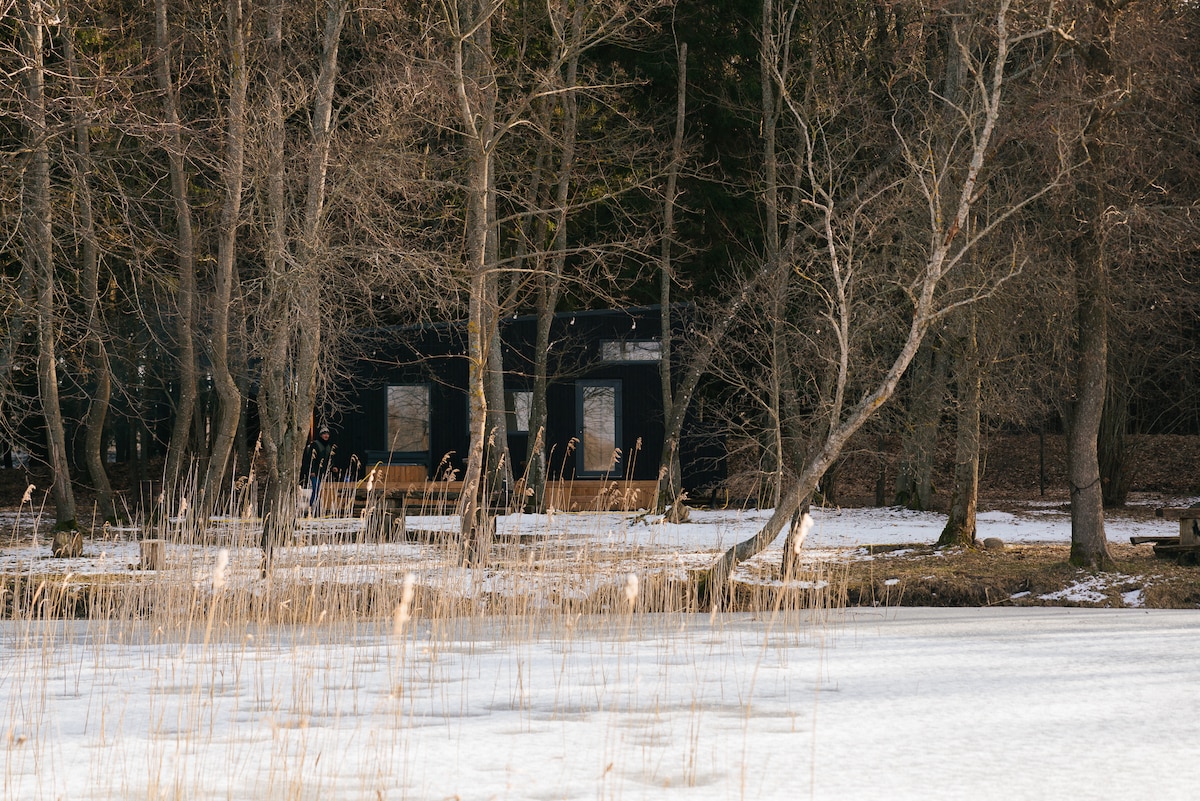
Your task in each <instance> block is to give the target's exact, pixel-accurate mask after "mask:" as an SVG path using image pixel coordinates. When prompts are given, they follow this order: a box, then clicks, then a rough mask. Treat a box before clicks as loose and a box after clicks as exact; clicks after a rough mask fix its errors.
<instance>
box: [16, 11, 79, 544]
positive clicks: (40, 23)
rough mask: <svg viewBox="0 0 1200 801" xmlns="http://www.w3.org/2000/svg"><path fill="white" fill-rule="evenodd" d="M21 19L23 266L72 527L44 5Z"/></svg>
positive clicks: (56, 466)
mask: <svg viewBox="0 0 1200 801" xmlns="http://www.w3.org/2000/svg"><path fill="white" fill-rule="evenodd" d="M24 6H25V7H24V9H23V10H24V11H25V15H24V16H25V19H23V20H21V28H22V34H23V35H22V42H23V44H24V46H25V48H26V52H25V54H24V55H25V64H24V73H25V89H26V92H27V96H26V102H25V115H26V120H25V122H26V125H27V127H28V134H27V135H28V148H29V156H28V167H27V168H26V171H25V180H24V182H23V191H22V198H21V201H22V202H21V205H22V214H21V229H22V234H23V239H24V258H25V265H24V269H26V270H30V271H32V272H33V273H34V274H35V276H36V279H35V282H36V287H37V290H36V291H37V302H36V317H37V346H38V350H37V352H38V360H37V376H38V393H39V395H40V396H41V406H42V413H43V415H44V417H45V421H46V449H47V452H48V456H49V461H50V470H51V472H52V473H53V474H54V479H53V481H54V484H53V487H52V494H53V496H54V516H55V528H57V529H59V530H66V529H73V528H75V527H76V525H77V524H76V520H75V494H74V492H73V490H72V489H71V475H70V467H69V464H68V460H67V441H66V432H65V429H64V427H63V417H62V408H61V406H60V405H59V396H58V367H57V364H58V356H57V353H56V340H57V332H56V331H55V327H56V325H57V324H58V311H57V308H56V302H55V283H56V282H55V274H54V234H53V230H52V221H53V211H52V206H51V198H50V142H49V137H50V131H49V128H48V127H47V125H46V73H45V67H44V64H43V60H42V51H43V48H44V46H45V43H44V36H45V24H44V20H43V18H42V14H43V6H42V5H41V4H38V3H35V2H33V0H26V3H25V4H24Z"/></svg>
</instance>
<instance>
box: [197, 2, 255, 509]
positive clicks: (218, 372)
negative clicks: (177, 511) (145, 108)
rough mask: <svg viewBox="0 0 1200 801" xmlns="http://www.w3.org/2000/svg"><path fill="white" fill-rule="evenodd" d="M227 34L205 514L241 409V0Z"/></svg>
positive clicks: (228, 19) (233, 7)
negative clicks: (234, 330) (233, 319)
mask: <svg viewBox="0 0 1200 801" xmlns="http://www.w3.org/2000/svg"><path fill="white" fill-rule="evenodd" d="M225 25H226V36H227V42H228V46H229V97H228V105H227V107H226V110H225V113H226V117H227V119H226V129H225V163H224V165H223V169H222V173H223V176H222V177H223V179H224V190H225V194H224V198H223V199H222V203H221V219H220V223H219V225H218V229H217V264H216V274H215V276H214V281H213V307H212V331H211V342H212V345H211V347H210V355H211V357H212V368H213V387H214V389H215V390H216V392H217V399H218V407H217V422H216V426H215V428H214V431H213V437H212V451H211V453H210V454H209V462H208V472H207V475H206V476H205V478H204V504H203V506H202V510H203V512H202V516H204V517H207V516H208V515H209V514H211V513H212V512H213V511H214V510H215V509H216V508H217V505H218V503H219V502H220V499H221V498H222V497H223V495H224V489H225V488H224V482H225V475H226V472H227V470H228V467H229V454H230V453H231V452H232V451H233V441H234V437H235V436H236V434H237V428H238V420H239V418H240V416H241V411H242V398H241V393H239V392H238V388H237V382H236V381H235V380H234V378H233V372H232V369H231V366H230V360H229V313H230V305H231V304H232V303H233V283H234V275H235V269H234V268H235V263H236V260H237V232H238V225H239V223H240V222H241V209H242V183H243V173H244V164H245V148H246V89H247V85H248V82H249V70H248V65H247V63H246V59H247V56H248V49H247V47H246V25H247V21H246V19H245V16H244V14H243V8H242V0H226V4H225Z"/></svg>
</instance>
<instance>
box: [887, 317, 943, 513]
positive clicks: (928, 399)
mask: <svg viewBox="0 0 1200 801" xmlns="http://www.w3.org/2000/svg"><path fill="white" fill-rule="evenodd" d="M946 361H947V360H946V356H945V354H944V353H943V349H942V348H941V347H940V346H939V344H938V343H935V342H933V341H931V340H930V339H926V340H925V342H924V344H923V345H922V347H921V350H920V352H918V353H917V357H916V358H915V359H913V365H912V370H911V371H910V379H909V384H910V385H911V387H912V396H911V400H910V403H909V407H908V414H907V415H906V416H905V424H904V429H903V431H904V436H903V437H902V440H901V441H902V443H903V444H902V445H901V457H900V468H899V474H898V475H897V477H896V505H897V506H904V507H906V508H908V509H913V510H916V511H924V510H926V509H929V508H930V507H931V506H932V504H933V462H934V457H935V456H936V454H937V436H938V428H939V427H940V426H939V424H940V423H941V419H942V406H943V403H944V401H945V397H946V382H947V377H948V369H947V364H946Z"/></svg>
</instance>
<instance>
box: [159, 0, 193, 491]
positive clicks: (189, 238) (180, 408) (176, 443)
mask: <svg viewBox="0 0 1200 801" xmlns="http://www.w3.org/2000/svg"><path fill="white" fill-rule="evenodd" d="M154 18H155V26H154V39H155V50H156V53H155V62H156V64H155V72H156V75H157V80H158V91H159V92H160V93H161V94H162V97H163V101H162V102H163V121H164V122H165V124H166V129H167V130H166V139H167V153H166V155H167V164H168V170H169V172H170V176H171V200H172V202H173V204H174V208H175V251H176V252H175V259H176V264H177V270H178V276H179V287H178V289H177V290H176V305H177V307H178V308H177V314H178V317H177V321H178V325H177V326H176V332H177V333H176V347H177V348H178V351H177V353H178V364H179V397H178V398H177V400H176V405H175V422H174V425H173V428H172V431H171V441H170V443H169V444H168V445H167V459H166V465H165V469H164V471H163V483H164V486H163V494H164V497H166V498H168V499H174V498H175V497H176V495H177V494H178V493H179V491H180V489H181V488H180V487H179V486H178V485H179V481H180V479H181V477H182V476H181V474H182V468H183V462H184V457H185V455H186V454H187V452H188V442H189V440H190V438H191V430H192V426H193V424H194V418H195V416H196V404H197V400H198V397H199V390H198V386H197V384H198V375H197V372H198V370H197V367H196V343H195V331H196V242H195V235H194V234H193V231H192V205H191V201H190V200H189V199H188V174H187V168H186V167H185V165H184V159H183V137H182V135H181V134H180V121H179V98H178V96H177V94H176V91H175V87H174V85H173V81H172V80H171V54H170V36H169V33H168V28H167V2H166V0H155V3H154Z"/></svg>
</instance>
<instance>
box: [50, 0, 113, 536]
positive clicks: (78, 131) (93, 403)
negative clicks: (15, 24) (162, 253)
mask: <svg viewBox="0 0 1200 801" xmlns="http://www.w3.org/2000/svg"><path fill="white" fill-rule="evenodd" d="M59 17H60V23H59V24H60V27H59V37H60V39H61V41H62V51H63V61H64V62H65V65H66V77H67V84H68V86H67V91H68V93H69V98H68V102H69V103H70V109H71V113H70V116H71V128H72V134H73V137H74V153H73V154H72V158H71V159H70V161H69V166H70V174H71V181H72V183H73V185H74V190H75V191H74V194H75V197H76V202H77V203H78V209H79V217H78V221H77V223H76V226H77V229H78V235H79V271H80V281H79V283H80V286H81V289H82V293H81V294H82V296H83V301H84V304H85V312H84V316H85V320H84V325H85V332H84V336H85V337H86V338H87V339H88V348H89V351H90V353H89V360H90V362H91V364H90V367H91V370H90V372H91V373H92V375H94V376H95V387H94V389H93V390H92V393H91V397H90V399H89V400H90V403H89V407H88V413H87V424H86V428H87V431H86V434H85V443H84V461H85V463H86V464H87V469H88V475H89V476H90V477H91V480H92V485H93V486H94V487H95V490H96V506H97V509H98V510H99V512H100V517H101V519H103V520H115V519H116V507H115V506H114V505H113V491H112V485H111V483H110V482H109V480H108V472H107V471H106V470H105V468H104V458H103V454H102V453H101V450H102V446H103V442H104V427H105V421H106V420H107V418H108V409H109V402H110V399H111V397H112V365H111V363H110V361H109V358H108V345H107V342H106V326H105V324H104V317H103V312H102V308H101V305H100V252H99V246H98V244H97V241H96V219H95V211H94V209H93V189H92V182H91V180H90V179H89V172H90V171H91V169H92V164H91V135H90V134H89V132H88V124H89V119H88V113H87V111H86V109H85V106H84V103H85V100H84V97H85V95H84V91H83V86H82V82H81V77H80V73H79V64H78V58H77V56H76V52H75V28H74V27H73V26H72V24H71V21H70V18H69V16H68V10H67V8H66V4H64V7H63V9H62V10H61V11H60V12H59Z"/></svg>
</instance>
